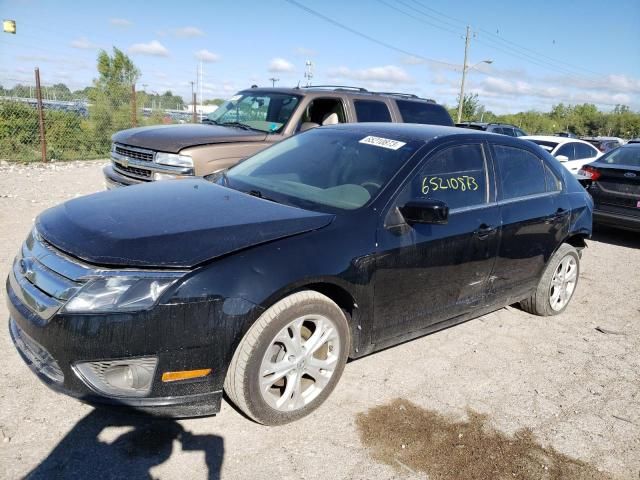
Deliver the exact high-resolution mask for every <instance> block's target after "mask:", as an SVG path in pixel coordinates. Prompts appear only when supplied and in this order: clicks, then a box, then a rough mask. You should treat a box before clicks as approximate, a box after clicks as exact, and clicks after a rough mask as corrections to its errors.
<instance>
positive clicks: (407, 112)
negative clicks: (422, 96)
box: [396, 100, 453, 127]
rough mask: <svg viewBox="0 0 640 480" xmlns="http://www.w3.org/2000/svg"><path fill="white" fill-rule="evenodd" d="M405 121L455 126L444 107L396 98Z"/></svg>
mask: <svg viewBox="0 0 640 480" xmlns="http://www.w3.org/2000/svg"><path fill="white" fill-rule="evenodd" d="M396 104H397V105H398V110H400V115H402V121H403V122H404V123H424V124H429V125H446V126H449V127H452V126H453V120H451V116H450V115H449V112H447V111H446V110H445V109H444V107H442V106H440V105H436V104H434V103H426V102H412V101H410V100H396Z"/></svg>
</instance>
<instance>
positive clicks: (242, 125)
mask: <svg viewBox="0 0 640 480" xmlns="http://www.w3.org/2000/svg"><path fill="white" fill-rule="evenodd" d="M217 125H224V126H225V127H238V128H242V129H243V130H255V131H256V132H262V133H266V132H265V131H264V130H260V129H259V128H254V127H252V126H250V125H247V124H246V123H241V122H224V123H218V124H217Z"/></svg>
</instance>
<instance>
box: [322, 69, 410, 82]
mask: <svg viewBox="0 0 640 480" xmlns="http://www.w3.org/2000/svg"><path fill="white" fill-rule="evenodd" d="M328 75H329V76H330V77H333V78H348V79H350V80H358V81H363V82H378V83H384V84H393V83H413V78H411V76H410V75H409V74H408V73H407V72H406V71H404V69H402V68H400V67H398V66H396V65H385V66H382V67H371V68H365V69H361V70H352V69H350V68H348V67H338V68H334V69H330V70H329V71H328Z"/></svg>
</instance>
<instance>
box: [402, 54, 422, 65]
mask: <svg viewBox="0 0 640 480" xmlns="http://www.w3.org/2000/svg"><path fill="white" fill-rule="evenodd" d="M401 62H402V63H404V64H405V65H422V64H424V63H426V62H425V61H424V60H423V59H422V58H418V57H414V56H413V55H407V56H405V57H403V58H402V60H401Z"/></svg>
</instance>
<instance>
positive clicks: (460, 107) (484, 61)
mask: <svg viewBox="0 0 640 480" xmlns="http://www.w3.org/2000/svg"><path fill="white" fill-rule="evenodd" d="M465 57H466V55H465ZM482 63H486V64H487V65H491V64H492V63H493V60H482V61H481V62H478V63H476V64H475V65H472V66H470V67H469V66H467V62H466V60H465V64H464V65H463V66H462V82H461V83H460V98H459V100H458V121H457V122H456V123H460V121H461V120H462V107H463V104H464V79H465V76H466V75H467V71H468V70H471V69H473V68H476V67H477V66H478V65H480V64H482Z"/></svg>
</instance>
